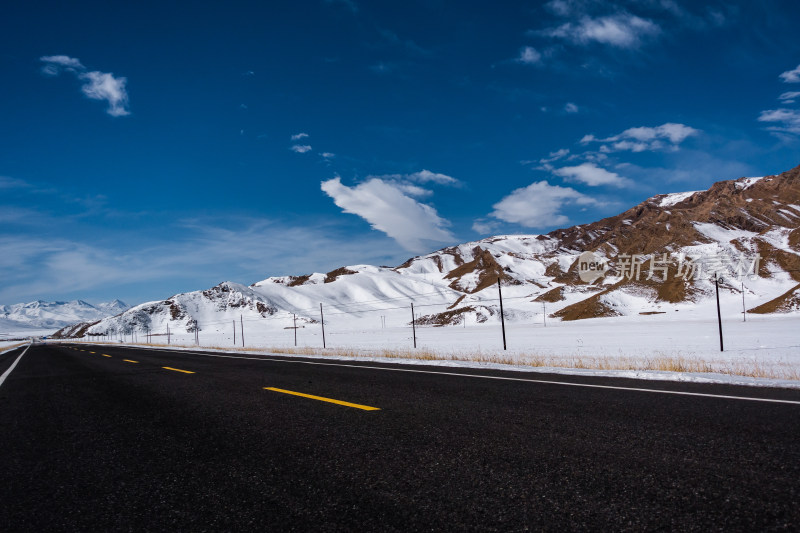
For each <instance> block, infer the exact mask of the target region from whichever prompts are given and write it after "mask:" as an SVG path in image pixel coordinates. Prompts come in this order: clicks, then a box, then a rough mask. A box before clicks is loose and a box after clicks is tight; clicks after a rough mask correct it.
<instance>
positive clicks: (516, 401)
mask: <svg viewBox="0 0 800 533" xmlns="http://www.w3.org/2000/svg"><path fill="white" fill-rule="evenodd" d="M91 352H95V353H91ZM20 353H22V350H21V349H18V350H15V351H14V352H10V353H7V354H4V355H0V374H3V373H5V372H6V370H8V369H9V368H10V366H11V365H12V364H13V363H14V361H16V360H17V359H18V358H19V355H20ZM242 357H243V356H240V355H236V354H231V357H220V356H219V354H216V356H209V355H202V354H199V353H197V354H186V353H174V352H172V353H171V352H165V351H144V350H140V349H127V348H122V347H112V346H97V347H91V346H81V345H60V346H58V345H37V346H33V347H31V348H30V349H29V350H28V351H27V353H25V355H24V356H23V357H22V358H21V359H19V362H18V364H17V366H16V368H14V369H13V371H12V372H11V373H10V374H8V376H7V379H6V380H5V381H4V382H3V383H2V384H0V528H2V530H3V531H15V532H16V531H72V530H80V531H110V530H115V531H119V530H123V531H124V530H136V531H141V530H154V531H157V530H170V531H175V530H183V531H202V530H209V531H220V530H256V529H258V530H296V531H394V530H398V531H443V530H480V531H491V530H499V531H524V530H564V529H568V530H575V529H581V530H586V529H589V530H604V531H607V530H643V529H647V530H652V529H661V530H697V531H709V530H725V531H732V530H748V531H763V530H769V529H790V530H798V529H800V505H798V503H800V442H798V438H800V391H793V390H782V389H758V388H750V387H732V386H706V385H697V384H677V383H663V382H645V381H636V380H623V379H591V378H578V377H570V376H558V375H546V374H537V373H523V372H494V371H481V370H465V369H452V368H441V367H420V366H398V365H378V364H363V363H362V364H358V363H348V362H341V361H320V360H312V359H306V360H303V359H289V358H286V357H266V356H264V357H261V356H244V358H242ZM320 363H322V364H320ZM325 363H328V364H325ZM165 367H168V368H165ZM369 367H371V368H369ZM408 370H412V371H408ZM187 371H188V372H193V373H187ZM446 372H449V373H450V374H449V375H448V374H445V373H446ZM452 374H464V375H452ZM496 378H503V379H496ZM505 378H512V379H505ZM544 381H554V382H555V381H557V382H571V383H574V384H582V385H590V386H575V385H568V384H560V383H546V382H544ZM598 386H599V387H598ZM602 387H619V388H602ZM627 388H640V389H649V390H627ZM275 389H278V390H275ZM653 389H658V390H665V391H666V390H669V391H677V392H689V393H692V395H683V394H664V393H660V392H654V391H652V390H653ZM290 392H293V393H301V394H306V395H311V396H314V397H317V398H310V397H306V396H298V395H296V394H290ZM696 394H699V395H696ZM703 394H707V395H711V396H703ZM719 396H739V397H741V396H745V397H752V398H768V399H778V400H783V401H788V402H796V403H776V402H762V401H755V400H750V399H738V398H725V397H719ZM318 398H323V399H318ZM324 399H328V400H337V401H341V402H346V403H349V404H355V405H345V404H341V403H332V402H330V401H325V400H324ZM364 407H369V408H377V409H371V410H368V409H364Z"/></svg>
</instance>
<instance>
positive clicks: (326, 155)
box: [319, 152, 336, 159]
mask: <svg viewBox="0 0 800 533" xmlns="http://www.w3.org/2000/svg"><path fill="white" fill-rule="evenodd" d="M319 155H320V156H322V158H323V159H333V158H334V157H336V154H333V153H331V152H322V153H321V154H319Z"/></svg>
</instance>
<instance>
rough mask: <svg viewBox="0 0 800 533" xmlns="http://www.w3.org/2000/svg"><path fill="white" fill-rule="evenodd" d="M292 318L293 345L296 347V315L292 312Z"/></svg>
mask: <svg viewBox="0 0 800 533" xmlns="http://www.w3.org/2000/svg"><path fill="white" fill-rule="evenodd" d="M292 320H293V321H294V327H293V328H292V329H293V330H294V345H295V347H296V346H297V315H296V314H294V313H292Z"/></svg>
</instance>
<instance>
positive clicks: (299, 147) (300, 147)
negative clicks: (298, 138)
mask: <svg viewBox="0 0 800 533" xmlns="http://www.w3.org/2000/svg"><path fill="white" fill-rule="evenodd" d="M290 150H291V151H292V152H297V153H298V154H304V153H306V152H310V151H311V146H309V145H307V144H295V145H293V146H292V147H291V148H290Z"/></svg>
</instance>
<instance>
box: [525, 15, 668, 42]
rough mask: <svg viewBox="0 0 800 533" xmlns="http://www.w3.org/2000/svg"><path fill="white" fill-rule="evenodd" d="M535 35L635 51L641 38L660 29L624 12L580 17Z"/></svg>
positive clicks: (656, 32)
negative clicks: (594, 16)
mask: <svg viewBox="0 0 800 533" xmlns="http://www.w3.org/2000/svg"><path fill="white" fill-rule="evenodd" d="M538 33H539V34H541V35H545V36H547V37H555V38H560V39H566V40H568V41H571V42H572V43H574V44H580V45H589V44H591V43H593V42H596V43H601V44H607V45H609V46H615V47H618V48H637V47H638V46H639V45H640V44H641V42H642V39H643V38H645V37H651V36H655V35H658V34H659V33H661V28H659V27H658V25H657V24H655V23H653V22H652V21H650V20H647V19H643V18H641V17H637V16H636V15H632V14H630V13H625V12H623V13H617V14H615V15H609V16H604V17H597V18H592V17H589V16H582V17H581V18H580V19H579V20H578V21H577V22H567V23H564V24H562V25H560V26H558V27H555V28H548V29H545V30H542V31H540V32H538Z"/></svg>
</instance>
